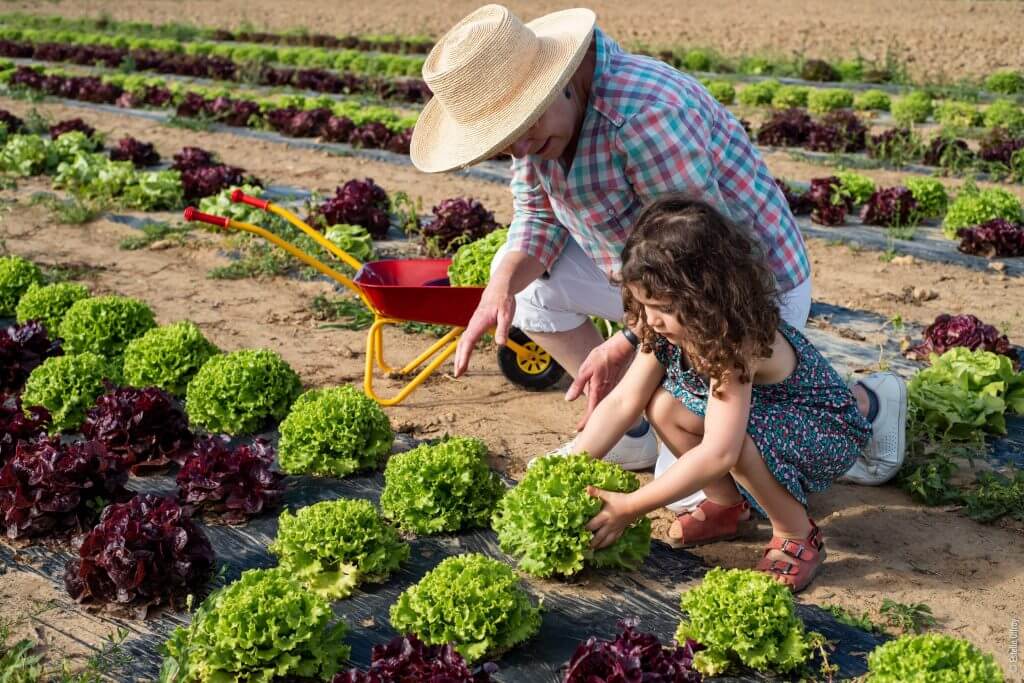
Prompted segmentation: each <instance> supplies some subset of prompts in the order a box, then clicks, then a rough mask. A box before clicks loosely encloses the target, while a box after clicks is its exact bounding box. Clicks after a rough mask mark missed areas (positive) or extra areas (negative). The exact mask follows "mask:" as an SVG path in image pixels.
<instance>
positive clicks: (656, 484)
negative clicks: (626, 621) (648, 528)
mask: <svg viewBox="0 0 1024 683" xmlns="http://www.w3.org/2000/svg"><path fill="white" fill-rule="evenodd" d="M751 390H752V385H751V384H749V383H748V384H739V383H737V382H730V383H729V384H728V385H726V386H725V387H724V388H723V393H722V397H721V398H715V397H714V396H711V397H709V398H708V408H707V413H706V414H705V417H704V437H703V439H702V440H701V442H700V445H698V446H697V447H696V448H694V449H693V450H691V451H689V452H688V453H686V455H685V457H681V458H679V459H678V460H676V461H675V463H673V465H672V466H671V467H670V468H668V470H666V472H665V473H664V474H663V475H661V476H660V477H659V478H657V479H655V480H654V481H652V482H651V483H649V484H647V485H646V486H642V487H641V488H639V489H637V490H636V491H634V492H633V493H612V492H610V491H601V490H600V489H596V488H593V487H591V489H588V491H589V492H590V494H591V495H592V496H597V497H598V498H600V499H601V500H602V501H604V507H603V508H602V509H601V512H599V513H597V515H596V516H595V517H594V518H593V519H592V520H590V522H589V523H588V524H587V528H588V529H590V530H591V531H593V532H594V538H593V540H592V541H591V546H592V547H594V548H603V547H605V546H608V545H611V544H612V543H614V542H615V541H616V540H617V539H618V538H619V536H621V535H622V532H623V531H624V530H625V528H626V527H627V526H629V525H630V524H632V523H633V521H634V520H636V519H637V518H638V517H641V516H642V515H646V514H647V513H648V512H651V511H652V510H656V509H658V508H660V507H662V506H665V505H668V504H669V503H671V502H672V501H674V500H678V499H680V498H683V497H685V496H688V495H690V494H691V493H693V492H695V491H697V490H698V489H702V488H704V487H705V486H707V485H708V484H710V483H711V482H713V481H716V480H718V479H720V478H722V477H723V476H725V474H726V473H727V472H728V471H729V470H730V469H732V468H733V466H734V465H735V464H736V461H737V460H738V459H739V455H740V449H741V448H742V447H743V439H744V437H745V435H746V429H747V420H748V419H749V416H750V398H751ZM652 391H653V390H652ZM610 399H611V396H609V397H608V399H605V400H606V401H607V400H610ZM599 407H600V406H599ZM595 417H596V415H595ZM599 424H600V422H599Z"/></svg>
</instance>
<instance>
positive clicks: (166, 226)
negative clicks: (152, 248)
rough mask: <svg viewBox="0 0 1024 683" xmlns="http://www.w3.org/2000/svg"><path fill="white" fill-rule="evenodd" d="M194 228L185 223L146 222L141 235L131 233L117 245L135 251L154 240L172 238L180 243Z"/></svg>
mask: <svg viewBox="0 0 1024 683" xmlns="http://www.w3.org/2000/svg"><path fill="white" fill-rule="evenodd" d="M194 229H195V228H193V227H191V226H186V225H171V224H170V223H163V222H161V223H146V224H145V225H143V226H142V234H141V235H132V236H131V237H125V238H124V239H123V240H121V241H120V243H118V245H117V246H118V247H120V248H121V249H125V250H126V251H135V250H137V249H145V248H146V247H148V246H149V245H151V244H153V243H154V242H159V241H160V240H172V241H174V242H175V243H176V244H182V243H184V241H185V236H186V235H188V234H189V233H191V232H192V231H193V230H194Z"/></svg>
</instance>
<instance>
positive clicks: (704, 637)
mask: <svg viewBox="0 0 1024 683" xmlns="http://www.w3.org/2000/svg"><path fill="white" fill-rule="evenodd" d="M681 604H682V608H683V611H684V612H686V614H687V619H684V620H683V621H682V622H681V623H680V624H679V629H678V630H677V631H676V640H677V641H678V642H680V643H684V642H686V639H687V638H692V639H693V640H696V641H697V642H698V643H700V644H701V645H703V646H704V647H705V649H704V650H701V651H700V652H698V653H697V654H696V655H695V656H694V658H693V665H694V668H695V669H697V670H698V671H700V672H701V673H703V674H706V675H709V676H713V675H717V674H721V673H724V672H725V671H728V670H729V669H732V668H734V667H738V666H740V665H743V666H749V667H750V668H752V669H757V670H758V671H768V672H779V673H784V672H788V671H792V670H794V669H797V668H799V667H800V666H802V665H803V664H804V663H805V662H806V661H807V660H808V658H809V657H810V656H811V653H812V648H811V646H810V644H809V642H808V636H807V634H806V633H805V632H804V624H803V622H802V621H800V619H799V617H797V615H796V609H795V608H794V606H793V594H792V593H791V592H790V590H789V588H788V587H786V586H784V585H782V584H781V583H779V582H778V581H776V580H775V579H774V578H772V577H771V576H768V574H765V573H764V572H758V571H753V570H750V569H721V568H717V567H716V568H715V569H712V570H711V571H709V572H708V573H707V574H705V575H704V580H703V581H702V582H701V584H700V585H699V586H697V587H696V588H692V589H690V590H688V591H686V592H685V593H683V596H682V600H681Z"/></svg>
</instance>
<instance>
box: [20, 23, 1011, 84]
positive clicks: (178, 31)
mask: <svg viewBox="0 0 1024 683" xmlns="http://www.w3.org/2000/svg"><path fill="white" fill-rule="evenodd" d="M0 19H2V21H3V23H4V24H5V25H6V26H9V27H11V28H14V29H19V30H22V31H24V30H36V31H44V32H48V33H51V34H52V33H54V32H69V33H70V35H76V34H82V33H104V34H107V35H108V36H115V35H116V36H121V37H136V38H150V39H164V40H169V41H174V42H175V43H196V42H200V43H209V42H244V43H277V44H281V45H308V46H313V47H318V48H345V49H353V50H373V51H378V52H392V53H419V54H426V53H427V52H429V50H430V48H431V47H432V40H431V39H430V38H428V37H425V36H395V35H383V36H381V35H362V36H357V35H346V36H333V35H327V34H322V33H314V32H309V31H306V30H304V29H296V30H293V31H287V32H282V33H269V32H265V31H255V30H251V29H241V30H236V31H230V30H225V29H215V28H204V27H199V26H193V25H188V24H183V23H180V22H176V23H171V24H163V25H154V24H150V23H145V22H127V21H114V20H111V19H109V18H100V19H90V18H68V17H61V16H40V15H25V14H17V13H14V14H6V15H2V16H0ZM122 39H123V38H122ZM126 44H127V43H124V45H126ZM632 49H634V50H636V51H638V52H641V53H645V54H649V55H651V56H655V57H658V58H660V59H662V60H664V61H666V62H667V63H669V64H672V65H673V66H675V67H677V68H679V69H685V70H687V71H691V72H717V73H720V74H739V75H746V76H776V77H786V78H801V79H804V80H807V81H812V82H822V83H824V82H838V81H843V82H858V83H900V84H903V83H906V82H907V81H908V78H907V74H906V73H905V72H904V71H903V70H901V69H899V68H896V67H895V66H894V65H892V64H876V63H874V62H872V61H870V60H866V59H864V58H862V57H856V58H852V59H843V60H836V61H828V60H823V59H814V58H811V59H808V58H806V57H804V56H803V55H798V56H796V57H789V58H769V57H765V56H757V55H751V56H743V57H739V58H728V57H725V56H723V55H721V54H720V53H718V52H717V51H715V50H713V49H709V48H696V47H692V48H691V47H683V46H680V47H676V48H673V49H662V50H656V49H651V48H649V47H646V46H641V45H637V46H633V48H632ZM978 88H984V89H985V90H987V91H989V92H992V93H999V94H1005V95H1024V73H1022V72H1021V71H1019V70H1013V69H1008V70H1000V71H995V72H993V73H991V74H989V75H988V76H987V77H986V78H984V79H982V81H981V82H979V83H977V84H976V88H975V91H976V92H977V89H978ZM933 90H937V91H942V90H944V88H942V87H941V86H935V87H933ZM950 90H952V88H950ZM965 90H966V84H965V83H963V82H961V83H959V84H958V87H957V88H956V91H957V92H960V93H964V92H965ZM977 94H980V93H977Z"/></svg>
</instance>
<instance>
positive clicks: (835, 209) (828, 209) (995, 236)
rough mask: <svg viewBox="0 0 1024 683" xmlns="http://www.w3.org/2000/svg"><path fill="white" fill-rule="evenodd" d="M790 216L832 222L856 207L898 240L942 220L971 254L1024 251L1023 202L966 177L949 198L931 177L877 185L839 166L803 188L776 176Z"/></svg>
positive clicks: (1021, 253) (945, 229) (867, 222)
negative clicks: (806, 216)
mask: <svg viewBox="0 0 1024 683" xmlns="http://www.w3.org/2000/svg"><path fill="white" fill-rule="evenodd" d="M778 182H779V185H780V187H781V188H782V190H783V192H784V193H785V195H786V199H787V201H788V202H789V206H790V208H791V209H792V211H793V213H794V215H797V216H800V215H807V214H810V217H811V220H812V221H813V222H815V223H818V224H819V225H828V226H837V225H842V224H843V223H844V222H845V219H846V215H847V213H849V212H853V211H855V210H856V207H858V206H859V207H860V210H859V215H860V219H861V221H862V222H863V223H864V224H865V225H875V226H880V227H884V228H888V229H889V232H890V234H891V235H892V236H893V237H895V238H897V239H913V236H914V233H915V230H916V228H917V226H918V225H920V224H921V223H923V222H925V221H931V220H936V219H941V221H942V232H943V234H944V235H945V236H946V237H947V238H949V239H958V240H959V241H960V243H959V245H958V247H957V248H958V249H959V250H960V251H961V252H963V253H965V254H972V255H976V256H985V257H987V258H993V257H1014V256H1024V206H1022V204H1021V201H1020V200H1019V199H1018V198H1017V197H1016V196H1015V195H1013V194H1011V193H1010V192H1008V191H1006V190H1004V189H1002V188H990V189H985V190H979V189H978V188H977V186H975V185H974V184H973V183H970V182H968V183H967V184H965V185H964V187H963V188H962V189H961V190H960V191H959V192H958V193H957V194H956V197H955V198H953V199H951V198H950V197H949V195H948V193H947V192H946V188H945V186H944V185H943V184H942V183H941V182H940V181H939V180H937V179H935V178H924V177H921V178H908V179H906V181H905V185H898V186H895V187H886V188H878V187H876V185H875V182H874V181H873V180H872V179H871V178H868V177H867V176H864V175H861V174H859V173H855V172H852V171H839V172H838V173H836V175H834V176H829V177H826V178H814V179H812V180H811V183H810V188H809V189H808V190H807V191H805V192H797V191H795V190H794V189H793V188H792V187H791V186H790V185H789V184H788V183H786V182H785V181H778Z"/></svg>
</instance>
